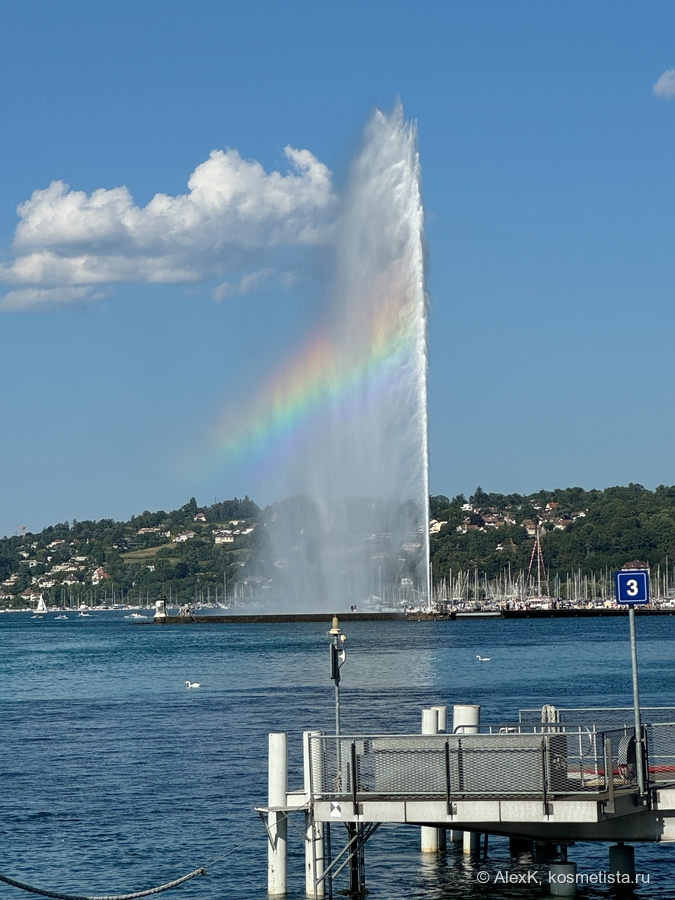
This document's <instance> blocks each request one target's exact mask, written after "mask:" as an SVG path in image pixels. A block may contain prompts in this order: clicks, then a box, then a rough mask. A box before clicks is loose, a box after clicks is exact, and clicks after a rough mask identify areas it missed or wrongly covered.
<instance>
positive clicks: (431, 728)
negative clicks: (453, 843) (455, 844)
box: [420, 707, 438, 853]
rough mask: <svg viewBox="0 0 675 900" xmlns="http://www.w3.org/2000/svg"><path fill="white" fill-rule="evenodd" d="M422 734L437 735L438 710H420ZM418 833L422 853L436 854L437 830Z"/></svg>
mask: <svg viewBox="0 0 675 900" xmlns="http://www.w3.org/2000/svg"><path fill="white" fill-rule="evenodd" d="M422 734H438V710H437V709H436V708H435V707H432V708H431V709H423V710H422ZM420 832H421V838H420V840H421V844H420V849H421V851H422V853H437V852H438V828H432V827H430V826H429V825H422V827H421V829H420Z"/></svg>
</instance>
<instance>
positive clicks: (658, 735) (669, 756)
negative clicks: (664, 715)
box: [646, 722, 675, 782]
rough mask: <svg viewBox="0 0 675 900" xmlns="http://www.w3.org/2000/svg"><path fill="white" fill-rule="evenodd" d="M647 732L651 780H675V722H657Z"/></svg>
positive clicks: (649, 726) (648, 727)
mask: <svg viewBox="0 0 675 900" xmlns="http://www.w3.org/2000/svg"><path fill="white" fill-rule="evenodd" d="M646 732H647V749H648V756H649V778H650V780H651V781H657V782H666V781H675V723H673V722H655V723H653V724H651V725H648V726H647V728H646Z"/></svg>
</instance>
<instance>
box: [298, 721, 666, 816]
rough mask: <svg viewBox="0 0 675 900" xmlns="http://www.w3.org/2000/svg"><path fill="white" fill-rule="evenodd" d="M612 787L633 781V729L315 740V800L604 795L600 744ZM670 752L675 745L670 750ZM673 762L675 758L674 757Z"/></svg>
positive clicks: (605, 783) (606, 778)
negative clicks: (608, 753) (609, 750)
mask: <svg viewBox="0 0 675 900" xmlns="http://www.w3.org/2000/svg"><path fill="white" fill-rule="evenodd" d="M607 738H611V747H612V777H613V778H614V784H615V786H617V787H620V786H625V785H631V784H633V783H634V780H635V740H634V733H633V730H632V729H629V728H625V729H623V728H622V729H615V730H612V731H607V732H593V731H589V730H583V729H577V730H576V731H573V730H565V731H563V730H561V729H556V730H552V731H551V732H547V733H537V734H532V733H525V734H511V733H499V732H497V733H494V734H470V735H444V734H439V735H376V736H368V737H365V736H350V737H345V736H342V737H337V738H336V737H334V736H324V735H321V736H315V737H312V738H311V753H310V758H311V760H312V773H311V785H312V792H313V795H314V796H323V797H342V798H345V797H349V796H352V797H354V796H355V795H359V796H361V797H363V796H364V795H371V796H373V797H374V796H379V797H388V798H389V797H410V798H415V797H430V798H441V797H444V798H446V799H448V800H452V799H453V798H454V799H457V798H472V797H476V798H477V797H497V798H499V797H543V798H544V799H546V798H550V797H553V796H556V795H557V796H564V795H569V794H577V793H588V792H590V793H600V792H603V791H605V790H606V789H607V786H608V781H609V772H608V771H607V768H608V766H607V762H608V761H606V759H605V756H606V739H607ZM673 753H675V744H674V746H673ZM674 759H675V758H674Z"/></svg>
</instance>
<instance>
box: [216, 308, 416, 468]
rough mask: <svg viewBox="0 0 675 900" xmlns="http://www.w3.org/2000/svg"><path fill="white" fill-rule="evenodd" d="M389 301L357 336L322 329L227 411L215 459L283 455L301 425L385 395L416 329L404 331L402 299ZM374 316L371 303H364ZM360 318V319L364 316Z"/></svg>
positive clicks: (349, 413) (353, 410) (348, 413)
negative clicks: (239, 406) (240, 405)
mask: <svg viewBox="0 0 675 900" xmlns="http://www.w3.org/2000/svg"><path fill="white" fill-rule="evenodd" d="M397 293H398V292H397V291H391V292H390V293H389V296H390V297H391V296H394V297H396V298H397V299H396V301H395V302H394V303H384V304H379V309H378V304H375V309H376V310H377V312H376V314H375V315H374V316H373V317H372V319H371V321H370V322H364V321H361V322H360V323H359V325H360V327H359V330H358V332H359V333H358V338H356V339H354V334H353V332H354V329H352V335H351V336H344V335H343V336H342V337H341V338H333V339H332V340H331V339H330V338H329V337H328V334H329V333H331V334H335V332H336V331H338V332H339V329H334V328H333V329H330V330H326V332H319V333H318V334H315V335H313V336H312V337H311V339H310V340H309V342H308V343H307V344H306V345H305V346H304V347H303V348H302V349H301V350H300V352H299V353H297V354H296V356H295V357H294V358H292V359H291V360H290V361H289V362H288V363H287V364H286V366H285V367H284V368H283V369H282V370H281V371H279V372H277V373H275V374H274V375H273V376H272V377H271V378H270V379H269V380H268V382H267V383H266V384H265V385H264V386H263V388H262V390H261V391H260V392H259V394H258V396H257V397H256V398H255V399H254V400H253V402H252V403H251V404H250V406H249V407H248V408H247V409H246V410H239V411H238V412H234V413H233V411H232V410H228V411H226V412H225V414H224V415H223V416H222V417H221V419H220V422H219V424H218V427H217V430H216V440H215V443H216V451H217V452H216V455H217V457H218V459H219V460H220V462H221V463H222V462H226V463H229V464H232V463H240V462H243V461H246V462H248V463H253V462H254V461H255V459H256V458H257V459H260V458H261V457H263V456H267V454H269V453H270V452H274V454H275V455H276V456H281V457H285V456H286V455H287V452H288V451H290V449H291V448H292V445H293V443H294V439H295V438H296V437H297V436H298V435H299V434H300V433H301V432H302V430H303V425H304V424H305V423H306V422H308V421H310V420H311V419H313V418H314V417H315V416H316V415H319V414H321V413H322V412H324V411H326V410H330V411H331V412H332V413H333V414H334V415H337V416H338V417H339V416H342V417H350V418H351V417H353V416H355V415H358V411H359V407H360V405H361V403H360V399H359V398H360V397H362V396H363V394H364V390H365V389H367V394H368V396H369V397H370V399H372V396H373V394H374V393H377V394H380V393H382V392H384V393H386V392H387V390H388V389H391V388H393V386H394V385H395V384H396V383H398V380H399V378H400V377H401V372H402V367H403V366H404V364H405V361H406V360H407V359H408V358H409V356H410V353H411V351H412V345H413V343H414V338H415V335H414V332H413V331H412V330H411V329H410V328H409V327H407V323H406V317H405V315H404V311H403V306H404V304H402V303H401V298H400V294H398V296H397ZM368 307H369V310H368V309H367V310H366V316H367V313H368V311H370V312H372V310H373V306H372V305H371V304H368ZM362 318H363V317H362Z"/></svg>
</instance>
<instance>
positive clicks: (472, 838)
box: [462, 831, 480, 856]
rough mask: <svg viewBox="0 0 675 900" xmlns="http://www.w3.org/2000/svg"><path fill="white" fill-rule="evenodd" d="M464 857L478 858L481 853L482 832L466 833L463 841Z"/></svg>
mask: <svg viewBox="0 0 675 900" xmlns="http://www.w3.org/2000/svg"><path fill="white" fill-rule="evenodd" d="M462 851H463V853H464V856H478V854H479V853H480V832H478V831H465V832H464V838H463V840H462Z"/></svg>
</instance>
